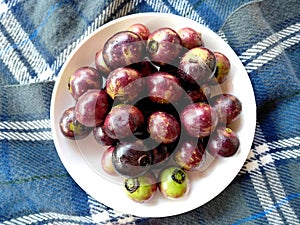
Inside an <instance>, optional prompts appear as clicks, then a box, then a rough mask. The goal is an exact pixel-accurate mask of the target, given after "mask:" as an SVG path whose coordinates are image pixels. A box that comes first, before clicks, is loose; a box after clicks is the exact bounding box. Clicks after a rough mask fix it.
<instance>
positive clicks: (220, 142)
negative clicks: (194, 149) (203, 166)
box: [207, 126, 240, 157]
mask: <svg viewBox="0 0 300 225" xmlns="http://www.w3.org/2000/svg"><path fill="white" fill-rule="evenodd" d="M239 146H240V141H239V138H238V136H237V134H236V133H235V132H234V131H233V130H232V129H230V128H228V127H223V126H221V127H218V128H216V130H215V131H214V132H213V134H212V135H211V137H210V139H209V141H208V144H207V149H208V151H209V152H210V153H211V154H212V155H213V156H217V155H219V156H222V157H229V156H233V155H234V154H235V153H236V152H237V151H238V149H239Z"/></svg>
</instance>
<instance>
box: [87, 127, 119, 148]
mask: <svg viewBox="0 0 300 225" xmlns="http://www.w3.org/2000/svg"><path fill="white" fill-rule="evenodd" d="M93 135H94V138H95V140H96V142H97V143H99V144H100V145H103V146H111V145H115V144H116V143H117V142H118V140H116V139H113V138H111V137H109V136H108V135H107V134H106V133H105V130H104V128H103V126H96V127H95V128H94V129H93Z"/></svg>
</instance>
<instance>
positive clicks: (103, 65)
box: [95, 49, 111, 78]
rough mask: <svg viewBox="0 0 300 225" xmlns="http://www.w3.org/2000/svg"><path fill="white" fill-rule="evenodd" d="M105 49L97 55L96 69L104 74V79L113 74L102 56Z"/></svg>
mask: <svg viewBox="0 0 300 225" xmlns="http://www.w3.org/2000/svg"><path fill="white" fill-rule="evenodd" d="M102 51H103V49H100V50H99V51H98V52H97V53H96V54H95V67H96V69H97V70H99V71H101V72H102V75H103V77H105V78H107V75H108V74H109V73H110V72H111V69H110V68H109V67H108V66H107V65H106V63H105V62H104V59H103V54H102Z"/></svg>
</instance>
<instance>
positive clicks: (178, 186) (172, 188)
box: [159, 166, 190, 199]
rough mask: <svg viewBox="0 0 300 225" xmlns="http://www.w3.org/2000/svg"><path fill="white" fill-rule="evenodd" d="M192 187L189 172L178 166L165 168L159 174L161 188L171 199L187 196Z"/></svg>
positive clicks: (164, 194)
mask: <svg viewBox="0 0 300 225" xmlns="http://www.w3.org/2000/svg"><path fill="white" fill-rule="evenodd" d="M189 189H190V181H189V178H188V174H187V173H186V172H185V171H183V170H182V169H180V168H178V167H176V166H170V167H167V168H165V169H163V170H162V171H161V172H160V174H159V190H160V192H161V193H162V194H163V196H165V197H166V198H169V199H177V198H181V197H183V196H185V195H186V194H187V193H188V192H189Z"/></svg>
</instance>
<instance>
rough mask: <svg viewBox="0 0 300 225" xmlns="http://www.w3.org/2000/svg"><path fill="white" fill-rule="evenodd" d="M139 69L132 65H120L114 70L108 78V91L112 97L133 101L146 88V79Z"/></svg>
mask: <svg viewBox="0 0 300 225" xmlns="http://www.w3.org/2000/svg"><path fill="white" fill-rule="evenodd" d="M140 78H142V75H141V73H140V72H139V71H137V70H135V69H133V68H130V67H120V68H117V69H115V70H113V71H112V72H111V73H110V74H109V75H108V77H107V80H106V92H107V94H109V96H110V97H111V98H112V99H116V98H118V99H119V100H120V101H123V102H124V101H132V100H134V99H135V98H137V97H138V96H139V94H140V93H141V92H142V90H143V89H144V88H145V87H144V83H145V80H144V79H140Z"/></svg>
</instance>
